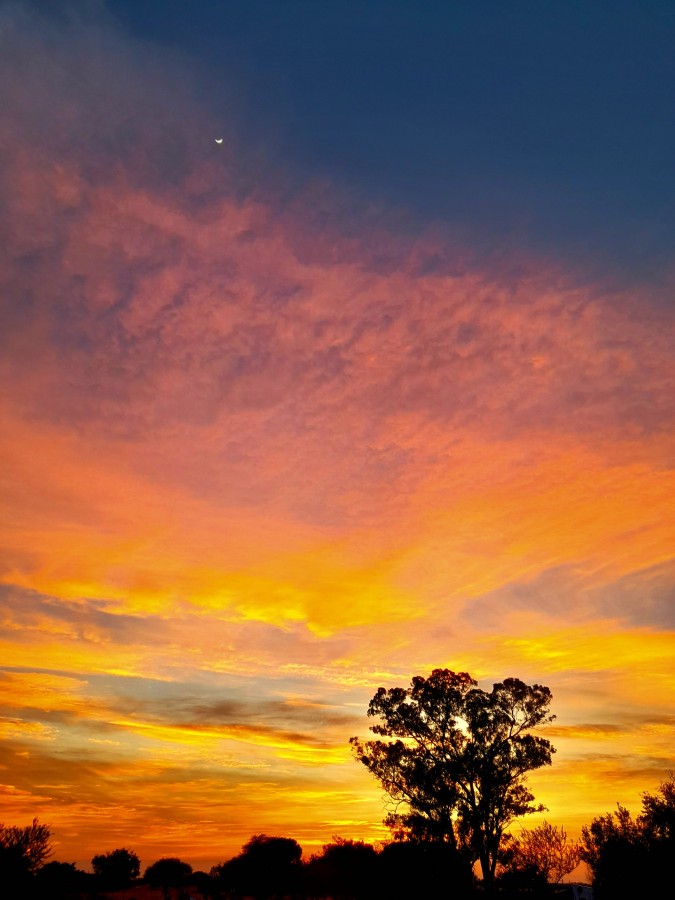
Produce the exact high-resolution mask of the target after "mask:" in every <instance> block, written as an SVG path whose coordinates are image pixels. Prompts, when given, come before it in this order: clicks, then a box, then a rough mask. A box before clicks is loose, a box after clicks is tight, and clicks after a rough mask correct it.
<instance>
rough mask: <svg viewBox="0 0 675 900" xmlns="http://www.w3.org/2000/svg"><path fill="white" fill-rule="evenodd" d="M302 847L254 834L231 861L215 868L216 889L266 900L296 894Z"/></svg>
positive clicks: (278, 838)
mask: <svg viewBox="0 0 675 900" xmlns="http://www.w3.org/2000/svg"><path fill="white" fill-rule="evenodd" d="M301 856H302V847H301V846H300V845H299V844H298V842H297V841H295V840H293V839H292V838H285V837H271V836H269V835H266V834H255V835H253V837H252V838H251V839H250V841H248V843H246V844H244V846H243V847H242V850H241V853H240V854H239V855H238V856H235V857H234V859H231V860H229V861H228V862H226V863H223V865H222V866H218V868H217V872H216V874H217V878H218V882H219V885H220V887H221V888H222V889H223V890H224V891H229V892H230V893H236V894H241V895H245V896H252V897H255V898H256V900H267V898H269V897H285V896H286V895H294V894H296V893H297V891H298V888H299V885H300V877H301V866H300V858H301Z"/></svg>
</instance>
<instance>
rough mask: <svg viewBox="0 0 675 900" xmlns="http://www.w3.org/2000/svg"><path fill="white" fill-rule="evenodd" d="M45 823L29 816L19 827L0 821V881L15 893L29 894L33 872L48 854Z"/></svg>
mask: <svg viewBox="0 0 675 900" xmlns="http://www.w3.org/2000/svg"><path fill="white" fill-rule="evenodd" d="M50 837H51V833H50V830H49V826H48V825H41V824H40V822H39V821H38V820H37V819H33V821H32V823H31V824H30V825H26V826H25V827H21V826H18V825H11V826H8V827H5V826H4V825H0V884H2V886H3V887H4V888H5V889H6V890H7V891H8V892H10V894H11V893H13V894H15V895H16V896H22V895H23V896H30V894H31V892H32V890H33V887H34V884H33V876H34V875H35V873H36V872H37V871H38V870H39V869H40V868H41V867H42V866H43V865H44V864H45V861H46V860H47V859H48V858H49V857H50V856H51V854H52V845H51V841H50Z"/></svg>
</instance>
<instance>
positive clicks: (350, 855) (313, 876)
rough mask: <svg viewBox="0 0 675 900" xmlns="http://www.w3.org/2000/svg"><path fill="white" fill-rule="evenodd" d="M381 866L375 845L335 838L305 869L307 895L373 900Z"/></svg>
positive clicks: (304, 881)
mask: <svg viewBox="0 0 675 900" xmlns="http://www.w3.org/2000/svg"><path fill="white" fill-rule="evenodd" d="M378 862H379V860H378V855H377V852H376V850H375V848H374V847H373V846H372V844H366V843H364V842H363V841H350V840H345V839H344V838H334V840H333V843H331V844H326V845H325V846H324V847H323V849H322V851H321V853H320V854H318V855H316V856H313V857H312V858H311V859H310V861H309V862H308V863H307V865H306V866H305V871H304V878H303V885H304V888H305V892H306V893H307V894H309V895H310V896H316V897H328V896H330V897H332V898H333V900H370V898H371V897H374V896H375V895H376V891H377V885H378V876H379V866H378Z"/></svg>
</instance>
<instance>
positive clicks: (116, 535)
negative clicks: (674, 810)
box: [0, 0, 675, 869]
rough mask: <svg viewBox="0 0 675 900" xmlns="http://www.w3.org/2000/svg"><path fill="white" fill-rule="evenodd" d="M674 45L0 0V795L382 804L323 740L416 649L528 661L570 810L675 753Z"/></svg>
mask: <svg viewBox="0 0 675 900" xmlns="http://www.w3.org/2000/svg"><path fill="white" fill-rule="evenodd" d="M673 46H675V6H674V5H673V4H672V3H670V2H655V0H643V2H641V3H637V2H628V0H625V2H624V0H611V2H610V0H607V2H593V0H584V2H575V0H565V2H562V0H560V2H557V0H552V2H550V3H541V2H533V0H532V2H530V0H523V2H515V0H514V2H511V0H492V2H490V0H475V2H471V3H465V2H459V0H438V2H433V0H415V2H412V0H410V2H406V0H386V2H385V0H358V2H357V0H222V2H215V0H214V2H204V0H193V2H191V3H189V4H188V3H187V2H183V0H107V2H104V0H93V2H73V3H70V2H66V0H64V2H46V0H45V2H26V0H24V2H16V3H14V2H4V0H0V154H1V156H0V159H1V165H0V229H1V234H0V281H1V284H2V290H1V295H0V348H1V349H0V379H1V385H2V386H1V389H0V484H1V486H2V488H1V492H0V622H1V623H2V629H1V631H0V640H1V650H0V821H4V823H5V824H19V825H23V824H28V823H29V822H30V820H31V819H32V818H33V816H38V817H39V819H40V821H42V822H47V823H50V824H51V826H52V831H53V836H54V840H55V845H56V853H55V858H57V859H60V860H63V861H70V862H77V864H78V865H79V866H81V867H83V868H89V864H90V860H91V858H92V856H93V855H94V854H97V853H102V852H105V851H108V850H112V849H114V848H116V847H129V848H131V849H133V850H134V851H135V852H136V853H138V855H139V856H140V858H141V862H142V866H143V867H145V866H146V865H148V864H149V863H151V862H152V861H154V860H155V859H157V858H158V857H160V856H167V855H171V856H180V857H181V858H183V859H185V860H187V861H188V862H190V863H191V864H192V865H193V866H195V867H199V868H207V869H208V868H209V867H210V866H211V865H213V864H214V863H218V862H221V861H223V860H225V859H227V858H229V857H230V856H232V855H234V854H235V853H236V852H238V850H239V849H240V847H241V845H242V844H243V843H244V842H245V841H246V840H248V838H249V837H250V836H251V835H252V834H253V833H257V832H265V833H267V834H277V835H284V836H288V837H293V838H295V839H296V840H298V841H299V843H300V844H301V845H302V847H303V848H304V851H305V856H309V855H310V854H311V853H312V852H315V851H316V850H318V849H319V848H320V847H321V845H322V844H324V843H326V842H327V841H329V840H330V839H331V837H332V836H333V835H341V836H343V837H351V838H359V839H364V840H368V841H377V840H382V839H384V838H385V837H386V836H387V832H386V830H385V829H384V827H383V826H382V818H383V816H384V815H385V813H386V808H385V800H384V798H383V795H382V792H381V790H380V788H379V787H378V785H377V784H376V783H375V782H373V781H372V779H371V778H370V777H369V775H368V773H367V772H366V770H365V769H364V768H363V767H362V766H359V765H358V764H357V763H356V762H355V761H354V760H353V758H352V757H351V755H350V750H349V745H348V740H349V738H350V737H351V736H352V735H360V736H362V737H366V736H367V735H368V724H369V722H368V720H367V718H366V709H367V705H368V701H369V699H370V697H371V696H372V695H373V693H374V692H375V690H376V689H377V688H378V687H379V686H381V685H383V686H386V687H392V686H394V685H407V684H408V683H409V681H410V678H411V677H412V676H413V675H416V674H428V673H429V672H430V671H431V669H432V668H435V667H447V668H450V669H453V670H455V671H468V672H469V673H470V674H471V675H473V676H474V677H475V678H477V679H478V680H479V683H480V685H481V686H482V687H485V688H488V689H489V688H490V687H491V685H492V683H493V682H494V681H500V680H502V679H503V678H505V677H508V676H515V677H518V678H521V679H523V680H525V681H527V682H537V683H540V684H545V685H547V686H548V687H550V689H551V691H552V693H553V712H554V713H555V714H556V715H557V719H556V721H555V723H554V724H553V725H552V726H550V727H549V728H548V729H547V733H546V736H547V737H549V738H550V739H551V741H552V742H553V744H554V745H555V747H556V748H557V753H556V754H555V757H554V762H553V765H552V767H551V768H547V769H545V770H542V771H540V772H538V773H536V775H534V776H532V777H531V779H530V785H531V786H532V788H533V790H534V792H535V795H536V797H537V800H539V801H540V802H542V803H544V804H546V806H547V807H548V812H547V813H546V816H545V818H546V819H547V820H548V821H550V822H553V823H555V824H558V825H562V826H564V827H565V828H566V829H567V831H568V833H569V834H570V835H572V836H576V835H578V833H579V830H580V828H581V826H582V825H583V824H584V823H589V822H590V820H591V819H592V818H593V817H594V816H595V815H599V814H602V813H605V812H607V811H608V810H611V809H613V808H615V805H616V803H617V801H619V802H621V803H622V804H624V805H626V806H628V807H629V808H631V809H632V810H633V811H634V812H637V811H638V810H639V799H640V793H641V792H642V791H644V790H650V791H653V790H655V789H656V788H657V787H658V784H659V782H660V781H661V780H663V779H664V778H666V777H667V776H668V773H669V771H671V770H673V769H675V750H674V747H675V599H674V587H675V554H674V550H675V500H674V498H675V470H674V468H673V460H674V455H673V451H674V449H675V353H674V349H675V348H674V341H673V336H674V328H673V326H674V324H675V304H674V303H673V289H674V287H675V279H674V277H673V275H674V268H673V256H672V253H673V240H674V238H675V166H674V165H673V160H674V158H675V117H674V116H673V109H674V108H675V55H674V54H673ZM216 138H222V139H223V141H222V144H218V143H216ZM541 818H542V817H539V818H538V819H537V820H535V819H531V820H530V821H528V822H524V823H523V824H526V825H532V824H535V821H540V820H541Z"/></svg>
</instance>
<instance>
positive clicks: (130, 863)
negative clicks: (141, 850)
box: [91, 847, 141, 891]
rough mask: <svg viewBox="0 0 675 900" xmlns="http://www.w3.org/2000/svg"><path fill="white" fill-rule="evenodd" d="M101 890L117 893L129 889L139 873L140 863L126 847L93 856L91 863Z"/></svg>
mask: <svg viewBox="0 0 675 900" xmlns="http://www.w3.org/2000/svg"><path fill="white" fill-rule="evenodd" d="M91 867H92V869H93V870H94V874H95V875H97V876H98V879H99V883H100V885H101V887H102V889H103V890H106V891H119V890H122V889H123V888H127V887H130V886H131V885H132V883H133V882H134V881H135V879H136V878H138V876H139V875H140V872H141V861H140V859H139V858H138V857H137V856H136V854H135V853H134V852H133V850H127V849H126V847H120V848H118V849H117V850H111V851H110V852H109V853H102V854H100V855H98V856H95V857H94V858H93V859H92V861H91Z"/></svg>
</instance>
